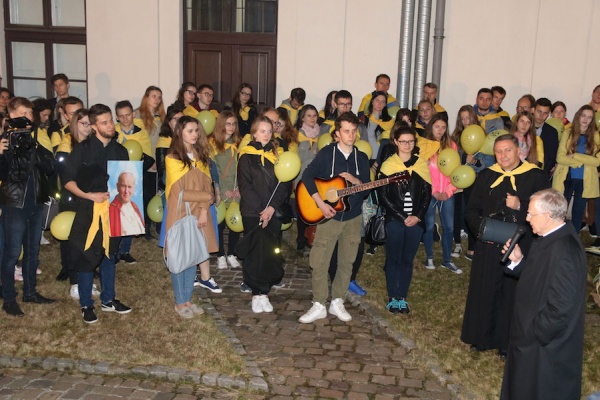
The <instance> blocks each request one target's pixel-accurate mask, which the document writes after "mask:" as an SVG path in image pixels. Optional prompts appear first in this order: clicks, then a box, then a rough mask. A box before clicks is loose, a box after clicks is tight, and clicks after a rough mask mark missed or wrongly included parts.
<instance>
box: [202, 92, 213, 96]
mask: <svg viewBox="0 0 600 400" xmlns="http://www.w3.org/2000/svg"><path fill="white" fill-rule="evenodd" d="M200 94H201V95H204V96H206V97H215V94H214V93H210V92H202V93H200Z"/></svg>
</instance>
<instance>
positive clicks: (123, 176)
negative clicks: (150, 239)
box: [107, 161, 146, 237]
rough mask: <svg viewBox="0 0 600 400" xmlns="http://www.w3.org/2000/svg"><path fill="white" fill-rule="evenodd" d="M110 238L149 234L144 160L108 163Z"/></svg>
mask: <svg viewBox="0 0 600 400" xmlns="http://www.w3.org/2000/svg"><path fill="white" fill-rule="evenodd" d="M107 167H108V191H109V192H110V207H109V221H110V236H111V237H114V236H132V235H143V234H144V233H146V228H145V226H144V196H143V191H144V185H143V176H144V174H143V168H142V167H143V162H142V161H108V165H107Z"/></svg>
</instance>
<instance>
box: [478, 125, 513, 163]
mask: <svg viewBox="0 0 600 400" xmlns="http://www.w3.org/2000/svg"><path fill="white" fill-rule="evenodd" d="M507 133H508V131H505V130H504V129H498V130H497V131H493V132H490V133H488V134H487V135H486V136H485V140H484V141H483V145H482V146H481V149H479V152H480V153H483V154H487V155H488V156H493V155H494V143H495V142H496V138H497V137H498V136H502V135H506V134H507Z"/></svg>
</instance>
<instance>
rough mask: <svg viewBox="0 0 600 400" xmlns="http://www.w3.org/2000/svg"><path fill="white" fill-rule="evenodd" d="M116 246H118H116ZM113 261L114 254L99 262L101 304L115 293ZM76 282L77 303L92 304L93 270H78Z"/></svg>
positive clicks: (106, 301)
mask: <svg viewBox="0 0 600 400" xmlns="http://www.w3.org/2000/svg"><path fill="white" fill-rule="evenodd" d="M117 248H119V247H118V246H117ZM115 261H116V254H111V257H110V258H108V257H106V256H105V257H104V258H103V259H102V261H101V262H100V288H101V289H102V292H101V293H100V301H101V302H102V304H106V303H110V302H111V301H112V300H113V299H114V298H115V296H116V294H115ZM77 282H78V283H79V305H80V306H81V307H88V306H93V305H94V300H93V299H92V285H93V284H94V272H78V273H77Z"/></svg>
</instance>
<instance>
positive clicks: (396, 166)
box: [381, 153, 431, 184]
mask: <svg viewBox="0 0 600 400" xmlns="http://www.w3.org/2000/svg"><path fill="white" fill-rule="evenodd" d="M402 171H408V172H409V173H410V174H411V175H412V173H413V172H416V173H417V174H418V175H419V176H420V177H421V178H423V179H424V180H425V181H426V182H427V183H429V184H431V175H429V166H428V165H427V161H426V160H424V159H422V158H421V157H419V158H418V159H417V162H415V163H414V164H413V165H412V166H411V167H407V166H406V165H405V164H404V162H403V161H402V160H401V159H400V156H399V155H398V153H396V154H394V155H393V156H390V157H388V159H387V160H385V161H384V162H383V164H381V172H382V173H384V174H385V175H387V176H390V175H393V174H395V173H397V172H402Z"/></svg>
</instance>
